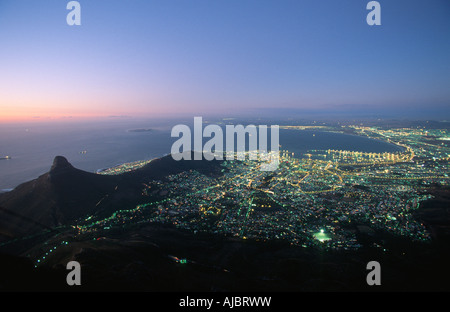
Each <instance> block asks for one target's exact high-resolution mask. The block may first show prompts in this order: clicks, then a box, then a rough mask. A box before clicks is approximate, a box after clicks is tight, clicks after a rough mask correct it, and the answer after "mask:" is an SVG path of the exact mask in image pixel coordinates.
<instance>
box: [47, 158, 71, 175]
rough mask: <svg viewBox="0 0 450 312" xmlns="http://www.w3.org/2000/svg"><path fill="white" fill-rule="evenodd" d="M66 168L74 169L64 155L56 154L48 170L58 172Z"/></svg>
mask: <svg viewBox="0 0 450 312" xmlns="http://www.w3.org/2000/svg"><path fill="white" fill-rule="evenodd" d="M67 169H75V168H74V167H73V166H72V165H71V164H70V163H69V161H68V160H67V158H65V157H64V156H56V157H55V159H54V160H53V165H52V167H51V168H50V172H60V171H65V170H67Z"/></svg>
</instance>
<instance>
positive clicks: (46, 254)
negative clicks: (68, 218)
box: [34, 241, 69, 268]
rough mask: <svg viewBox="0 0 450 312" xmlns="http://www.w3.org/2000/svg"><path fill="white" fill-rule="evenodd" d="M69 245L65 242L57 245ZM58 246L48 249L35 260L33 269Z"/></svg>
mask: <svg viewBox="0 0 450 312" xmlns="http://www.w3.org/2000/svg"><path fill="white" fill-rule="evenodd" d="M68 244H69V242H66V241H62V242H61V243H60V244H59V246H61V245H68ZM57 247H58V246H54V247H53V248H50V249H49V250H48V251H47V252H46V253H45V254H44V255H43V256H42V257H41V258H39V259H37V260H36V264H35V265H34V267H35V268H37V266H38V265H39V264H41V263H42V262H44V260H45V259H46V258H47V257H48V256H49V255H50V254H51V253H52V252H54V251H55V250H56V248H57Z"/></svg>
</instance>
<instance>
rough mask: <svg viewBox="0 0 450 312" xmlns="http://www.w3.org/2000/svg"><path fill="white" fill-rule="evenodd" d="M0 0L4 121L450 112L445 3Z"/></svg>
mask: <svg viewBox="0 0 450 312" xmlns="http://www.w3.org/2000/svg"><path fill="white" fill-rule="evenodd" d="M68 2H69V0H39V1H37V0H33V1H31V0H28V1H26V0H0V122H1V121H14V120H23V119H34V120H38V119H39V120H40V119H43V120H48V119H49V118H51V119H58V118H61V117H68V116H72V117H94V116H100V117H102V116H112V115H114V116H118V115H126V116H175V115H183V114H186V115H197V116H200V115H202V114H203V115H208V114H219V115H223V117H228V116H229V115H239V114H243V115H244V114H254V113H261V112H268V113H269V114H270V113H273V112H277V111H278V112H282V111H285V112H290V113H292V112H297V113H300V114H301V113H302V112H321V111H322V112H337V113H341V114H351V113H352V112H356V111H376V112H384V113H386V114H389V112H393V113H396V114H400V115H401V114H404V115H405V116H406V115H407V114H408V113H409V112H415V113H416V114H421V112H431V113H433V114H436V115H437V116H439V117H441V118H448V119H450V115H449V112H450V111H449V107H450V1H448V0H427V1H425V0H420V1H418V0H410V1H406V0H380V1H379V2H380V4H381V26H369V25H367V23H366V16H367V14H368V13H369V11H368V10H367V9H366V5H367V3H368V2H369V0H340V1H337V0H79V3H80V4H81V26H69V25H67V23H66V16H67V14H68V13H69V11H68V10H67V9H66V5H67V3H68Z"/></svg>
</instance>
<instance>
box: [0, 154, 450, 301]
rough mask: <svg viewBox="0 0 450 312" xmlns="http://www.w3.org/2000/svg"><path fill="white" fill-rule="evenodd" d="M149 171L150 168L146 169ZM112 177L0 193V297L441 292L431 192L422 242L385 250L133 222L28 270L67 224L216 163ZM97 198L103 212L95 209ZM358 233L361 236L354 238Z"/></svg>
mask: <svg viewBox="0 0 450 312" xmlns="http://www.w3.org/2000/svg"><path fill="white" fill-rule="evenodd" d="M150 165H151V166H150ZM150 165H147V166H146V167H144V168H142V169H140V170H138V171H136V172H134V173H131V174H125V175H120V176H101V175H96V174H91V173H87V172H83V171H81V170H78V169H76V168H73V167H72V166H71V165H70V163H69V162H67V160H66V159H65V158H63V157H57V158H55V161H54V164H53V166H52V168H51V170H50V171H49V173H47V174H44V175H43V176H41V177H39V178H38V179H36V180H34V181H30V182H27V183H25V184H23V185H21V186H19V187H17V188H16V189H15V190H14V191H12V192H9V193H5V194H1V195H0V206H1V207H2V209H1V211H0V229H1V235H2V237H1V238H2V239H1V244H0V264H1V265H0V290H1V291H158V292H161V291H164V292H165V291H170V292H173V291H208V292H209V291H214V292H221V291H267V292H269V291H283V292H297V291H449V290H450V286H449V285H448V283H447V282H448V281H449V280H450V279H449V278H450V266H449V263H450V248H449V246H450V245H449V237H450V236H449V233H450V232H449V229H450V217H449V213H448V209H449V191H448V189H440V188H437V189H436V190H435V191H434V193H435V194H434V195H435V198H434V199H433V200H430V201H428V202H425V203H424V204H423V205H422V206H421V208H420V209H419V210H418V211H417V213H416V217H417V218H420V219H421V220H423V221H424V222H425V223H426V224H427V225H428V226H429V228H430V229H431V231H432V232H433V235H434V236H433V237H434V240H433V241H432V242H429V243H412V242H410V241H409V240H408V239H405V238H400V237H394V236H390V235H388V234H383V233H377V235H376V237H374V236H369V235H368V236H367V237H360V239H361V240H362V241H366V242H369V243H368V244H365V245H366V246H371V244H370V241H371V240H373V241H376V240H380V239H382V240H384V241H386V242H387V243H386V244H385V246H386V248H385V249H380V248H373V247H363V248H361V249H359V250H354V251H330V250H324V249H321V248H302V247H293V246H291V245H289V244H287V243H285V242H282V241H278V242H275V241H274V242H258V241H251V240H241V239H237V238H234V237H223V236H215V235H212V234H208V235H207V234H194V233H192V232H188V231H183V230H180V229H177V228H175V227H173V226H170V225H162V224H155V223H154V224H140V225H135V226H130V227H124V228H119V229H116V230H113V231H112V230H110V231H108V232H107V235H105V236H98V235H97V236H95V237H91V236H89V235H84V236H81V237H79V238H77V239H76V240H72V241H71V243H70V244H69V245H67V246H66V245H61V246H59V247H58V248H57V249H55V250H54V251H52V252H53V253H52V255H51V257H49V259H48V261H46V262H45V263H42V264H40V265H38V266H36V263H35V262H33V261H34V259H35V257H34V256H35V255H36V254H39V253H42V251H43V250H46V249H49V248H51V247H52V246H53V244H54V243H55V242H60V241H64V240H65V238H66V237H67V239H71V238H73V229H72V228H71V227H70V226H69V225H70V224H72V222H74V221H76V220H77V219H78V218H82V217H84V216H86V215H87V214H92V213H98V214H102V213H104V214H105V215H108V213H111V212H112V211H114V210H116V209H118V207H121V208H122V209H123V208H124V207H125V208H126V207H130V208H132V207H133V206H135V205H136V204H139V203H140V202H141V201H142V198H141V194H140V192H139V191H138V190H139V186H140V185H141V184H142V183H143V182H144V181H147V180H148V179H156V178H157V179H163V178H164V176H165V175H166V174H168V173H174V172H180V171H182V170H189V169H192V167H191V166H195V169H196V170H199V171H203V172H204V173H205V174H210V175H215V174H220V170H219V169H220V168H219V166H217V163H215V162H187V163H180V162H175V161H173V160H172V159H171V158H163V159H161V160H159V161H158V162H155V163H151V164H150ZM99 199H103V202H102V205H100V207H101V209H100V208H99V206H98V205H97V203H98V202H99ZM361 235H362V234H361ZM72 260H76V261H78V262H79V263H80V264H81V270H82V271H81V277H82V280H81V286H68V285H67V283H66V276H67V274H68V272H69V271H68V270H67V269H66V264H67V263H68V262H69V261H72ZM373 260H374V261H378V262H379V263H380V264H381V267H382V271H381V285H380V286H368V285H367V283H366V276H367V274H368V273H369V271H368V270H367V268H366V265H367V263H368V262H369V261H373Z"/></svg>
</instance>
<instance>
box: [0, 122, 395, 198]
mask: <svg viewBox="0 0 450 312" xmlns="http://www.w3.org/2000/svg"><path fill="white" fill-rule="evenodd" d="M177 124H187V125H192V120H162V119H159V120H156V119H153V120H136V119H131V118H120V117H117V118H111V120H108V121H105V120H102V121H95V122H93V121H89V122H87V121H86V122H76V121H72V120H67V121H64V122H63V121H58V122H56V121H54V122H48V123H45V122H34V123H17V124H12V123H9V124H8V123H5V124H0V157H5V156H10V157H11V159H1V160H0V190H9V189H13V188H14V187H16V186H17V185H19V184H21V183H23V182H26V181H29V180H32V179H35V178H37V177H38V176H40V175H41V174H44V173H46V172H47V171H49V170H50V167H51V165H52V163H53V159H54V157H55V156H58V155H60V156H64V157H66V158H67V159H68V161H69V162H70V163H71V164H72V165H73V166H74V167H76V168H79V169H82V170H85V171H89V172H97V170H99V169H105V168H109V167H113V166H116V165H119V164H122V163H126V162H133V161H138V160H148V159H153V158H157V157H161V156H163V155H166V154H169V153H170V150H171V146H172V144H173V142H175V141H176V140H177V139H178V138H172V137H171V136H170V132H171V129H172V127H173V126H175V125H177ZM203 126H204V127H205V126H206V124H204V125H203ZM192 133H193V132H192ZM207 140H209V139H205V140H204V141H207ZM279 143H280V145H281V148H282V149H287V150H289V151H290V152H294V153H295V156H296V157H301V156H302V155H303V154H304V153H306V152H307V151H308V150H326V149H340V150H353V151H362V152H376V153H380V152H395V151H400V150H401V149H400V148H399V147H397V146H395V145H393V144H389V143H386V142H382V141H378V140H372V139H368V138H364V137H359V136H355V135H347V134H341V133H332V132H323V131H312V130H301V131H300V130H284V129H280V139H279Z"/></svg>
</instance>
